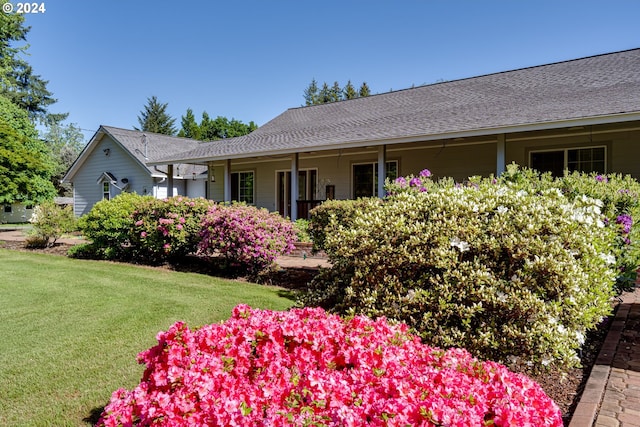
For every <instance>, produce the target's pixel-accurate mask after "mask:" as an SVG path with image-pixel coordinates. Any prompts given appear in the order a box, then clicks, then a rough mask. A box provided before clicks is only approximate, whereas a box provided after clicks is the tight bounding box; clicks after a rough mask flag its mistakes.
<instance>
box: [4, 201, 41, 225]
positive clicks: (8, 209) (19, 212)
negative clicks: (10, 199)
mask: <svg viewBox="0 0 640 427" xmlns="http://www.w3.org/2000/svg"><path fill="white" fill-rule="evenodd" d="M32 214H33V205H25V204H22V203H13V204H6V205H2V206H1V210H0V224H19V223H23V222H27V221H29V219H30V218H31V215H32Z"/></svg>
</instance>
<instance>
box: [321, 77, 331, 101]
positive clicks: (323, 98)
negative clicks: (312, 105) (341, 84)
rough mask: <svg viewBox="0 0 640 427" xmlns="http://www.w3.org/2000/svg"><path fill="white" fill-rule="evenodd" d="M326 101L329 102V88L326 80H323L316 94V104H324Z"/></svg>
mask: <svg viewBox="0 0 640 427" xmlns="http://www.w3.org/2000/svg"><path fill="white" fill-rule="evenodd" d="M328 102H331V89H329V85H328V84H327V82H324V83H322V88H321V89H320V93H319V94H318V104H326V103H328Z"/></svg>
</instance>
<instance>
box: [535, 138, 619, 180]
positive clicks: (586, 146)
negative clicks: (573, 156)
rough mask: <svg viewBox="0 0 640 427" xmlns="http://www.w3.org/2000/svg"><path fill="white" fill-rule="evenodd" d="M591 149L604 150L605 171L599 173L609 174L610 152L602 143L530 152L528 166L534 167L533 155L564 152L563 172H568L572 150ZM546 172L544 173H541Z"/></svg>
mask: <svg viewBox="0 0 640 427" xmlns="http://www.w3.org/2000/svg"><path fill="white" fill-rule="evenodd" d="M589 148H604V170H603V171H599V172H602V173H605V174H606V173H608V172H607V169H608V168H607V162H608V160H609V158H608V157H609V152H608V151H609V150H608V148H609V147H608V146H607V145H603V144H601V143H599V144H596V145H576V146H572V147H556V148H543V149H540V150H529V152H528V156H527V157H528V159H527V164H528V166H529V167H530V168H533V166H532V165H531V154H533V153H553V152H557V151H562V152H563V154H564V159H563V162H564V163H563V170H567V169H568V166H569V162H568V158H569V156H568V152H569V151H571V150H585V149H589ZM541 172H544V171H541Z"/></svg>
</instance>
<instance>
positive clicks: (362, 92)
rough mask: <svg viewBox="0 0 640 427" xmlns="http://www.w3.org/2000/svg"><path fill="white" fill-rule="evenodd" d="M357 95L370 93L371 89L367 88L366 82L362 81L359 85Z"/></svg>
mask: <svg viewBox="0 0 640 427" xmlns="http://www.w3.org/2000/svg"><path fill="white" fill-rule="evenodd" d="M358 95H359V96H360V97H364V96H369V95H371V90H370V89H369V85H367V82H362V86H360V91H359V92H358Z"/></svg>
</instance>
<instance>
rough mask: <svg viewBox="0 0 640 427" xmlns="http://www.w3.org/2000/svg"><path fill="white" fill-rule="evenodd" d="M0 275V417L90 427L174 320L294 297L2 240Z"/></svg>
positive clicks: (4, 422)
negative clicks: (21, 248) (24, 248)
mask: <svg viewBox="0 0 640 427" xmlns="http://www.w3.org/2000/svg"><path fill="white" fill-rule="evenodd" d="M0 277H1V279H0V339H2V345H1V346H0V385H1V386H0V426H87V425H89V424H88V422H87V421H86V420H87V419H89V418H90V417H91V416H92V414H93V415H94V416H95V412H96V411H97V410H99V408H101V407H103V406H104V405H106V404H107V403H108V401H109V398H110V396H111V393H112V392H113V391H114V390H116V389H118V388H120V387H124V388H128V389H130V388H132V387H134V386H135V385H136V384H137V383H138V382H139V380H140V376H141V374H142V370H143V366H140V365H138V364H137V362H136V355H137V354H138V353H139V352H140V351H142V350H145V349H147V348H149V347H151V346H152V345H154V344H155V343H156V341H155V336H156V334H157V333H158V332H159V331H161V330H166V329H167V328H168V327H169V326H170V325H171V324H173V323H174V322H175V321H177V320H183V321H185V322H187V324H188V325H189V326H191V327H195V326H198V325H202V324H206V323H213V322H217V321H220V320H223V319H226V318H228V317H229V316H230V313H231V309H232V308H233V307H234V306H235V305H236V304H238V303H246V304H249V305H251V306H253V307H259V308H268V309H277V310H281V309H286V308H288V307H289V306H291V304H292V301H291V299H290V298H291V295H289V294H288V292H287V291H285V290H282V289H278V288H272V287H265V286H259V285H254V284H249V283H241V282H234V281H227V280H221V279H217V278H213V277H209V276H203V275H198V274H189V273H178V272H172V271H166V270H160V269H153V268H146V267H137V266H132V265H127V264H116V263H108V262H97V261H85V260H74V259H69V258H66V257H61V256H52V255H41V254H30V253H24V252H18V251H10V250H4V249H0Z"/></svg>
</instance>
